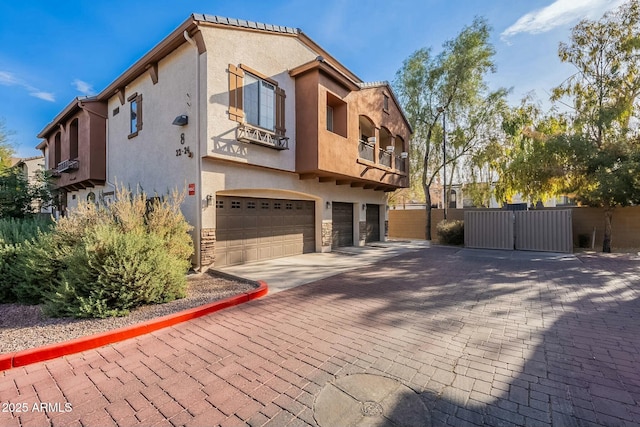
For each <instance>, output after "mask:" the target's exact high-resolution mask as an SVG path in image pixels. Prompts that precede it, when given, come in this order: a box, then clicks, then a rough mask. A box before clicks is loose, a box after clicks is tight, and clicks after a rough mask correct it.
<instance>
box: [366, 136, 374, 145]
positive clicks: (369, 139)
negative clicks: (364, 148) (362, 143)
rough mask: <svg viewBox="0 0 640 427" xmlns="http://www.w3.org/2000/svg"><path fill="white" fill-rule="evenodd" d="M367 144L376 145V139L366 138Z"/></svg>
mask: <svg viewBox="0 0 640 427" xmlns="http://www.w3.org/2000/svg"><path fill="white" fill-rule="evenodd" d="M367 142H368V143H369V144H375V143H376V137H375V136H370V137H369V138H367Z"/></svg>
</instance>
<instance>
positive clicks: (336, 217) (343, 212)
mask: <svg viewBox="0 0 640 427" xmlns="http://www.w3.org/2000/svg"><path fill="white" fill-rule="evenodd" d="M331 211H332V212H331V214H332V216H333V226H332V230H333V235H332V239H331V247H332V248H334V249H335V248H339V247H341V246H353V204H352V203H338V202H333V203H332V204H331Z"/></svg>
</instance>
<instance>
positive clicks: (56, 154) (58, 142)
mask: <svg viewBox="0 0 640 427" xmlns="http://www.w3.org/2000/svg"><path fill="white" fill-rule="evenodd" d="M61 152H62V138H61V135H60V132H58V133H56V136H55V137H54V139H53V165H52V169H55V168H57V167H58V164H60V161H61V158H60V156H61Z"/></svg>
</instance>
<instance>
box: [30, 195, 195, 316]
mask: <svg viewBox="0 0 640 427" xmlns="http://www.w3.org/2000/svg"><path fill="white" fill-rule="evenodd" d="M183 197H184V196H183V195H181V194H178V193H175V192H174V193H173V194H171V195H170V196H168V197H167V199H166V200H165V199H158V198H155V199H153V201H152V202H151V204H150V205H149V206H148V203H147V198H146V195H145V194H144V193H142V194H140V195H132V194H131V192H130V191H127V190H125V189H123V188H120V189H118V190H117V191H116V200H115V201H114V202H113V203H111V204H110V205H108V206H101V205H94V204H91V203H81V204H80V205H79V206H78V207H77V208H76V209H74V210H72V211H71V212H70V213H69V215H68V216H67V217H65V218H62V219H61V220H60V221H58V223H57V224H56V228H55V230H54V231H53V232H52V234H51V238H50V239H44V240H43V242H42V243H41V244H42V249H43V252H42V254H44V253H47V252H48V253H49V254H53V255H52V258H55V259H54V261H55V262H54V265H53V268H39V267H38V266H37V265H36V263H35V262H33V263H32V264H31V267H32V268H33V270H29V275H30V276H31V279H34V278H36V277H38V280H39V281H41V282H42V281H44V282H45V283H46V286H44V287H43V290H44V293H43V296H44V301H45V309H46V311H47V313H48V314H50V315H53V316H73V317H108V316H119V315H124V314H126V313H128V311H129V310H130V309H132V308H134V307H138V306H140V305H144V304H151V303H161V302H167V301H171V300H173V299H176V298H182V297H184V296H185V294H186V286H187V284H186V273H187V271H188V269H189V267H190V266H191V263H190V260H189V258H190V257H191V255H192V253H193V244H192V241H191V237H190V236H189V234H188V232H189V230H190V229H191V226H189V224H188V223H187V222H186V220H185V219H184V217H183V216H182V213H181V212H180V204H181V202H182V200H184V199H183ZM36 253H38V254H41V253H40V252H37V251H36ZM38 256H39V255H36V257H34V259H37V257H38ZM31 285H33V283H31ZM31 285H30V287H29V289H31V290H32V289H34V288H33V287H32V286H31Z"/></svg>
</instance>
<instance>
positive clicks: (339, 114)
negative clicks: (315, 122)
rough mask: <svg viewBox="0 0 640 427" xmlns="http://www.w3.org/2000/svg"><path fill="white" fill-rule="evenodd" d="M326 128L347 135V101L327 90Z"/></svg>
mask: <svg viewBox="0 0 640 427" xmlns="http://www.w3.org/2000/svg"><path fill="white" fill-rule="evenodd" d="M327 130H328V131H330V132H333V133H337V134H338V135H341V136H343V137H345V138H346V137H347V103H346V102H344V101H343V100H342V99H340V98H338V97H337V96H335V95H334V94H332V93H330V92H327Z"/></svg>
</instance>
